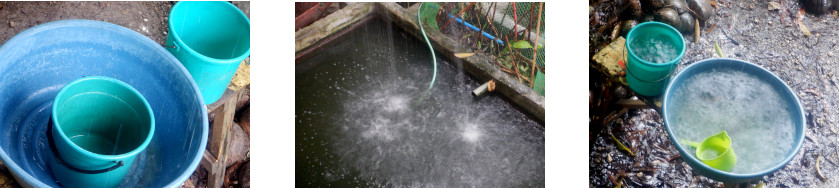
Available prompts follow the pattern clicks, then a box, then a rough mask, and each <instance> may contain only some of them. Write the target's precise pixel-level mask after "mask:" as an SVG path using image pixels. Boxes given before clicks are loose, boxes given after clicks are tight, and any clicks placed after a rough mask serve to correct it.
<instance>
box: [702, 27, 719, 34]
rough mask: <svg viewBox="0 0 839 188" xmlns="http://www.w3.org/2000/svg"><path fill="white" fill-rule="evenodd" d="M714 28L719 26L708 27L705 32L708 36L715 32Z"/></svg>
mask: <svg viewBox="0 0 839 188" xmlns="http://www.w3.org/2000/svg"><path fill="white" fill-rule="evenodd" d="M714 27H717V25H711V26H708V29H707V30H705V34H706V35H707V34H708V33H711V31H713V30H714Z"/></svg>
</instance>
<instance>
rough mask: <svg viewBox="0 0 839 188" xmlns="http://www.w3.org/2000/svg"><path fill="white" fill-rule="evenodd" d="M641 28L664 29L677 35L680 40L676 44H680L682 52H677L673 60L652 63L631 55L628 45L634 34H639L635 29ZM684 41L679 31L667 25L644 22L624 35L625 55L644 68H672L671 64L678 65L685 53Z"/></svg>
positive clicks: (633, 54) (630, 46)
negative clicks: (644, 66) (635, 60)
mask: <svg viewBox="0 0 839 188" xmlns="http://www.w3.org/2000/svg"><path fill="white" fill-rule="evenodd" d="M641 27H664V28H665V29H666V30H668V31H670V32H672V33H675V34H676V35H678V36H679V39H681V40H679V41H678V42H679V44H681V49H682V50H679V55H678V56H676V58H674V59H673V60H670V61H668V62H664V63H652V62H648V61H647V60H644V59H641V57H638V56H637V55H635V53H632V45H629V43H630V42H632V41H633V37H634V36H635V35H637V34H636V33H637V32H640V31H638V30H636V29H638V28H641ZM684 40H685V39H684V36H682V33H680V32H679V30H676V28H674V27H673V26H670V25H667V24H665V23H662V22H657V21H648V22H644V23H640V24H638V25H636V26H635V27H633V28H632V29H631V30H629V33H627V34H626V43H625V45H626V53H627V54H628V55H629V56H632V57H633V58H635V59H637V60H638V62H639V63H641V64H644V65H646V66H652V67H664V66H672V65H673V64H678V63H679V61H681V60H682V58H683V57H684V56H685V51H687V49H686V48H687V46H686V45H685V41H684Z"/></svg>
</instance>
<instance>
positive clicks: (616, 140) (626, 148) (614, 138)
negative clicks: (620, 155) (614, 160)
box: [609, 133, 635, 156]
mask: <svg viewBox="0 0 839 188" xmlns="http://www.w3.org/2000/svg"><path fill="white" fill-rule="evenodd" d="M609 136H612V140H614V141H615V143H617V144H618V148H619V149H621V150H624V151H626V152H629V155H632V156H635V153H632V150H629V148H628V147H626V146H625V145H623V143H621V142H620V141H619V140H618V138H616V137H615V135H613V134H611V133H609Z"/></svg>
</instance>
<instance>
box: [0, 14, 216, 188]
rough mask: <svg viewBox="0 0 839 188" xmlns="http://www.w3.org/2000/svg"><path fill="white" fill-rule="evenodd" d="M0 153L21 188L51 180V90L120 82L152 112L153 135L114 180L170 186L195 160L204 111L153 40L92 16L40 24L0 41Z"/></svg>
mask: <svg viewBox="0 0 839 188" xmlns="http://www.w3.org/2000/svg"><path fill="white" fill-rule="evenodd" d="M0 57H3V58H0V75H4V76H3V78H4V79H0V132H2V133H3V134H0V159H2V161H3V164H5V165H6V167H8V170H9V171H10V172H11V173H12V175H13V176H14V177H15V179H16V180H17V182H18V183H20V184H21V185H23V187H59V186H60V185H59V184H58V183H57V182H56V179H55V177H54V176H53V173H52V170H51V166H52V165H50V164H49V161H50V160H52V158H53V153H52V152H51V151H50V147H49V146H50V144H49V141H48V138H49V137H48V136H47V134H46V133H47V130H48V126H47V125H48V124H49V119H50V115H51V107H52V103H53V101H54V100H55V97H56V96H57V94H58V91H59V90H60V89H61V88H63V87H64V86H65V85H67V84H68V83H70V82H72V81H73V80H76V79H79V78H82V77H86V76H87V77H90V76H106V77H110V78H114V79H118V80H120V81H122V82H125V83H127V84H129V85H131V87H134V88H135V89H136V90H137V92H139V93H140V94H142V95H143V97H145V98H146V100H147V102H148V103H149V105H150V106H151V109H152V110H153V111H154V113H153V114H154V125H155V128H154V137H153V138H152V139H151V141H150V142H149V143H148V146H147V147H146V149H145V150H144V151H143V152H140V153H139V154H137V156H136V157H135V159H134V163H133V164H131V165H125V166H129V169H128V171H127V172H126V175H125V178H124V179H123V181H122V183H121V184H120V185H121V186H126V187H178V186H181V185H182V184H183V182H184V181H186V180H187V179H188V178H189V176H190V175H192V173H193V172H195V169H196V168H198V164H199V163H200V161H201V157H202V156H203V154H204V151H205V149H206V145H207V135H208V132H209V131H208V124H207V110H206V108H205V105H204V101H203V100H202V98H201V94H200V93H199V90H198V86H197V85H196V84H195V82H193V81H192V79H191V77H190V75H189V72H187V70H186V69H185V68H184V67H183V65H181V63H180V62H178V59H176V58H175V57H174V56H172V54H171V53H169V52H168V51H166V49H164V47H162V46H161V45H160V44H158V43H156V42H154V41H153V40H151V39H149V38H148V37H146V36H143V35H142V34H139V33H137V32H136V31H133V30H131V29H128V28H125V27H121V26H118V25H114V24H110V23H105V22H99V21H92V20H61V21H54V22H49V23H44V24H41V25H38V26H35V27H32V28H30V29H27V30H25V31H23V32H21V33H18V34H17V35H15V36H14V37H12V38H11V39H9V40H8V41H7V42H6V43H4V44H3V46H0Z"/></svg>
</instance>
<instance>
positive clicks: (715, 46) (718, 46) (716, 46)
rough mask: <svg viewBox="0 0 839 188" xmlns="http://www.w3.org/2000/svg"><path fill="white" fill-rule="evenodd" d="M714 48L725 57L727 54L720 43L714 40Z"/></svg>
mask: <svg viewBox="0 0 839 188" xmlns="http://www.w3.org/2000/svg"><path fill="white" fill-rule="evenodd" d="M714 49H715V50H717V55H719V56H720V57H721V58H725V54H723V53H722V49H720V44H719V43H717V42H716V41H714Z"/></svg>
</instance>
